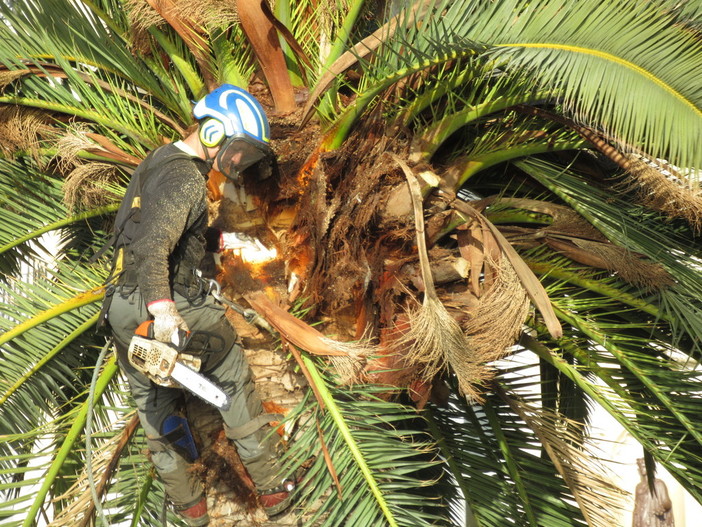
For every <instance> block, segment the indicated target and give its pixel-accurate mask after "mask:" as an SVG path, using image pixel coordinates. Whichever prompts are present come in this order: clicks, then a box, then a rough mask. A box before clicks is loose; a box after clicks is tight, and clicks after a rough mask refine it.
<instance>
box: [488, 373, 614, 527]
mask: <svg viewBox="0 0 702 527" xmlns="http://www.w3.org/2000/svg"><path fill="white" fill-rule="evenodd" d="M496 391H497V393H498V394H499V395H500V397H501V398H502V399H503V400H504V401H505V402H506V403H507V404H508V405H509V407H510V408H511V409H512V410H513V411H514V412H515V413H516V414H517V415H519V417H520V418H521V419H523V420H524V422H525V423H526V424H527V425H528V426H529V428H530V429H531V430H532V431H533V432H534V433H535V434H536V436H537V437H538V438H539V441H540V442H541V444H542V446H543V448H544V450H545V451H546V453H547V454H548V456H549V458H550V459H551V461H552V462H553V464H554V466H555V467H556V469H557V470H558V472H559V474H560V475H561V477H563V480H564V481H565V483H566V485H568V488H569V489H570V490H571V492H572V493H573V496H574V497H575V500H576V501H577V503H578V506H579V507H580V510H581V511H582V513H583V516H584V517H585V519H586V521H587V523H588V525H589V526H591V527H610V526H611V525H616V524H617V521H618V520H617V518H618V516H619V513H620V511H621V510H623V508H624V506H625V500H626V497H627V492H625V491H624V490H622V489H620V488H619V487H617V486H616V485H615V484H614V483H613V482H612V478H611V476H610V474H608V472H607V470H606V469H605V467H604V466H603V465H602V464H601V463H599V460H598V457H597V455H596V453H594V452H591V451H589V449H588V448H587V447H586V446H583V445H582V444H581V442H580V439H579V438H580V435H579V434H578V433H577V432H576V431H575V428H576V427H581V426H582V424H580V423H577V422H574V421H570V420H568V426H563V421H564V419H566V418H565V417H564V416H563V415H561V414H558V413H556V412H553V411H551V410H548V409H545V408H536V407H535V406H533V405H531V404H529V403H527V402H526V401H524V400H522V399H521V398H518V397H515V395H514V394H508V393H507V392H505V391H504V389H503V388H501V387H499V386H497V387H496Z"/></svg>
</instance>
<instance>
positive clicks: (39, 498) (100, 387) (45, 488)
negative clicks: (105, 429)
mask: <svg viewBox="0 0 702 527" xmlns="http://www.w3.org/2000/svg"><path fill="white" fill-rule="evenodd" d="M118 371H119V366H118V365H117V360H116V358H115V357H114V356H113V357H111V358H110V360H109V361H108V362H107V363H105V367H104V368H103V371H102V373H101V374H100V377H99V378H98V381H97V383H96V384H95V399H98V398H100V397H101V396H102V394H103V393H104V392H105V390H107V387H108V386H109V384H110V381H112V378H113V377H114V376H115V375H116V374H117V372H118ZM88 407H89V404H88V401H87V400H86V401H85V402H84V403H83V404H82V405H81V407H80V409H79V410H78V414H77V415H76V417H75V419H74V421H73V424H72V425H71V428H70V430H69V431H68V433H67V434H66V437H65V439H64V440H63V444H62V445H61V448H60V449H59V451H58V452H57V453H56V455H55V457H54V459H53V461H52V463H51V465H50V466H49V469H48V470H47V472H46V474H45V476H44V480H43V483H42V485H41V487H40V488H39V490H37V493H36V495H35V497H34V501H33V503H32V506H31V508H30V509H29V512H28V513H27V517H26V518H25V520H24V522H23V523H22V527H31V526H32V525H33V524H34V523H35V522H36V516H37V514H38V513H39V511H40V510H41V508H42V506H43V505H44V499H45V498H46V495H47V494H48V492H49V490H50V489H51V487H52V486H53V484H54V480H55V479H56V477H57V476H58V474H59V472H60V470H61V467H62V466H63V464H64V462H65V461H66V459H67V458H68V456H69V455H70V454H71V452H72V450H73V448H74V446H75V444H76V442H77V441H78V439H79V437H80V435H81V434H82V433H83V430H84V428H85V422H86V419H87V417H88Z"/></svg>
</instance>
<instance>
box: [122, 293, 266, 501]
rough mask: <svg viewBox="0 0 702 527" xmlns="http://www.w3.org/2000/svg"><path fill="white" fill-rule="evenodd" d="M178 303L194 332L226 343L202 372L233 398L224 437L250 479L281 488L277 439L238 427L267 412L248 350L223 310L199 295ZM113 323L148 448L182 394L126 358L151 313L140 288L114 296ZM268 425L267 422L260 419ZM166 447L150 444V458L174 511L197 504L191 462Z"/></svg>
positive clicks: (205, 359) (197, 490) (199, 486)
mask: <svg viewBox="0 0 702 527" xmlns="http://www.w3.org/2000/svg"><path fill="white" fill-rule="evenodd" d="M174 301H175V303H176V307H177V308H178V311H179V312H180V314H181V316H182V317H183V319H184V320H185V322H186V323H187V324H188V328H189V329H190V331H206V332H210V333H214V334H217V335H219V336H220V337H222V338H223V339H224V351H223V352H221V353H205V354H203V356H202V367H201V369H200V372H201V373H202V374H204V375H205V376H207V377H208V378H209V379H210V380H212V381H213V382H215V383H217V384H218V385H219V386H220V387H221V388H222V389H223V390H224V391H225V392H226V393H227V394H228V395H229V396H230V397H231V401H232V404H231V406H230V407H229V409H228V410H226V411H221V412H220V413H221V414H222V420H223V421H224V428H225V433H226V435H227V436H228V437H229V438H230V439H232V441H233V442H234V444H235V446H236V448H237V451H238V453H239V457H240V458H241V460H242V462H243V463H244V466H246V468H247V470H248V472H249V475H250V476H251V479H252V480H253V481H254V483H255V484H256V486H257V488H258V489H259V490H264V489H267V488H271V487H275V486H276V485H278V484H279V481H278V479H279V478H278V471H277V463H276V460H277V453H276V452H275V450H276V448H275V447H276V443H277V441H276V439H275V438H274V437H273V436H272V435H271V434H269V433H268V432H269V431H270V427H267V426H264V427H263V428H258V426H257V425H256V424H254V427H255V428H257V429H256V430H255V431H252V430H251V428H250V427H248V428H249V429H248V430H246V429H244V430H246V431H245V432H244V434H246V435H244V436H243V437H242V434H241V433H239V432H237V431H236V429H237V428H239V431H241V430H242V429H241V428H240V427H242V426H244V425H247V424H252V422H254V423H255V420H256V418H261V415H262V414H263V408H262V404H261V400H260V398H259V396H258V394H257V393H256V390H255V387H254V384H253V381H252V379H251V369H250V367H249V365H248V363H247V361H246V357H245V355H244V352H243V350H242V348H241V346H239V344H238V343H237V335H236V332H235V331H234V329H233V328H232V326H231V324H230V323H229V321H228V320H227V319H226V317H225V315H224V313H225V308H224V307H222V306H221V305H219V304H217V303H216V302H215V301H214V299H213V298H211V297H210V296H200V297H198V298H197V299H196V300H195V301H190V300H188V299H186V298H185V297H183V296H181V295H178V294H175V295H174ZM108 316H109V322H110V326H111V328H112V333H113V336H114V340H115V346H116V348H117V358H118V362H119V365H120V368H121V369H122V371H123V372H124V374H125V375H126V377H127V380H128V382H129V386H130V389H131V392H132V396H133V397H134V400H135V402H136V405H137V410H138V413H139V418H140V420H141V425H142V426H143V428H144V431H145V433H146V437H147V441H149V442H150V446H152V445H156V444H161V443H157V442H158V440H159V439H160V438H161V436H162V435H163V432H164V431H163V429H162V426H163V422H164V420H165V419H166V418H167V417H169V416H171V415H175V414H176V412H177V409H178V408H179V406H180V405H181V401H182V396H183V394H182V390H180V389H178V388H166V387H163V386H159V385H157V384H155V383H153V382H151V381H150V380H149V379H148V378H147V377H146V375H144V374H143V373H141V372H139V371H138V370H136V369H135V368H134V367H133V366H132V365H131V364H130V363H129V360H128V359H127V350H128V348H129V342H130V340H131V338H132V337H133V336H134V331H135V330H136V328H137V326H138V325H139V324H141V323H142V322H144V321H145V320H148V319H149V318H150V317H149V313H148V311H147V309H146V305H145V303H144V300H143V298H142V296H141V293H140V292H139V290H138V289H133V290H132V291H128V292H122V293H120V291H119V288H118V289H117V291H116V292H115V293H114V297H113V299H112V303H111V305H110V308H109V315H108ZM261 420H262V421H265V418H263V419H261ZM163 446H165V448H155V447H153V446H152V448H151V451H152V460H153V463H154V466H155V467H156V469H157V471H158V473H159V476H160V477H161V479H162V480H163V482H164V485H165V487H166V492H167V493H168V495H169V498H170V499H171V501H172V502H173V504H174V505H175V506H176V507H188V506H190V505H191V504H194V503H197V502H198V501H199V500H200V498H201V497H202V495H203V488H202V484H201V483H200V482H199V481H198V480H197V479H195V478H194V477H193V476H192V475H191V474H190V472H189V471H188V470H187V467H188V461H187V460H186V459H185V458H184V457H183V456H182V455H181V454H180V453H179V452H178V450H176V449H175V448H173V447H172V446H169V445H168V444H167V442H166V443H165V444H164V445H163Z"/></svg>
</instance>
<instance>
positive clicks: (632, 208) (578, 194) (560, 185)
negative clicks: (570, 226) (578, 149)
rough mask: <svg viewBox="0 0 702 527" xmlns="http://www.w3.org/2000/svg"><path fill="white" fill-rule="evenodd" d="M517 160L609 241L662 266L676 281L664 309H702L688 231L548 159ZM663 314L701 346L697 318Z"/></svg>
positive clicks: (696, 257)
mask: <svg viewBox="0 0 702 527" xmlns="http://www.w3.org/2000/svg"><path fill="white" fill-rule="evenodd" d="M515 164H516V165H517V166H518V167H520V168H521V169H523V170H524V171H525V172H527V173H528V174H530V175H531V176H532V177H534V178H535V179H536V180H538V181H539V182H541V183H542V184H543V185H544V186H546V187H547V188H549V189H550V190H551V191H553V192H554V193H555V194H556V195H557V196H559V197H560V198H561V199H563V200H564V201H565V202H567V203H568V204H569V205H570V206H571V207H573V208H574V209H575V210H577V211H578V212H579V213H580V214H582V215H583V216H584V217H585V218H586V219H587V220H588V221H589V222H590V223H591V224H592V225H593V226H594V227H596V228H597V229H598V230H600V231H601V232H602V233H603V234H604V235H605V236H607V237H608V238H609V239H610V240H611V241H613V242H614V243H617V244H619V245H621V246H623V247H625V248H626V249H629V250H632V251H636V252H639V253H642V254H645V255H647V256H649V257H650V258H651V259H652V260H654V261H657V262H659V263H660V264H662V265H663V266H664V267H665V268H666V270H667V271H668V272H669V273H670V274H671V275H672V276H673V277H674V278H675V280H676V282H677V283H676V285H674V286H673V287H670V288H667V289H664V290H662V291H660V292H659V293H657V294H658V295H660V296H661V300H659V302H661V307H664V308H666V310H667V309H668V308H672V309H677V310H678V312H680V311H679V310H680V309H682V310H683V311H684V312H687V313H690V314H698V313H700V312H701V310H702V305H700V301H699V298H701V296H700V295H702V278H700V275H699V264H698V262H699V261H700V257H701V256H702V255H700V251H699V248H698V247H697V246H696V245H695V243H694V242H693V241H692V240H691V239H690V238H689V237H688V236H686V235H685V234H684V232H685V231H683V233H682V234H680V233H678V232H677V229H676V226H675V224H671V223H667V222H662V221H661V218H660V217H659V216H658V215H656V214H652V213H647V212H645V211H644V210H643V209H641V208H640V207H638V206H636V205H633V204H631V203H628V202H625V201H623V200H616V199H613V197H612V194H611V193H608V192H607V191H606V189H598V188H597V187H595V186H593V185H588V184H587V182H586V181H585V180H583V179H582V178H581V177H578V176H577V175H576V174H574V173H572V172H570V171H567V170H564V169H562V168H559V167H557V166H555V165H553V164H551V163H548V162H546V161H544V160H534V159H532V160H523V161H518V162H516V163H515ZM665 316H666V317H667V318H669V319H670V320H673V319H674V320H676V321H677V325H678V328H679V329H680V331H682V332H685V333H687V334H689V335H690V336H691V337H692V341H693V344H692V348H691V351H692V350H699V342H700V336H702V325H701V324H700V320H701V319H700V318H699V316H693V317H691V318H685V319H680V318H678V317H676V316H675V313H667V312H666V314H665ZM676 340H677V339H676V338H675V337H674V342H675V341H676Z"/></svg>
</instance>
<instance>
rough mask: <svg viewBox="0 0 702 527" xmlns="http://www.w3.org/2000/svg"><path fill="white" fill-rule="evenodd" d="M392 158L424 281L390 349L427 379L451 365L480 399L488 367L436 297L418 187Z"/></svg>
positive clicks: (471, 393) (405, 168)
mask: <svg viewBox="0 0 702 527" xmlns="http://www.w3.org/2000/svg"><path fill="white" fill-rule="evenodd" d="M392 157H393V159H394V160H395V162H396V163H397V164H398V165H399V166H400V168H401V169H402V171H403V172H404V174H405V177H406V178H407V183H408V185H409V187H410V194H411V197H412V205H413V210H414V220H415V229H416V235H417V251H418V253H419V263H420V269H421V274H422V279H423V281H424V299H423V301H422V304H421V306H420V307H419V308H418V309H415V310H409V311H408V312H407V318H408V326H409V329H408V330H407V331H405V332H403V333H402V334H401V336H400V337H399V338H398V339H397V341H395V342H394V343H393V344H392V345H393V348H394V349H395V350H396V351H397V353H400V354H401V355H402V357H403V359H404V360H405V361H407V363H409V364H417V365H421V366H422V368H423V378H424V379H425V380H427V381H429V380H432V379H433V378H434V377H436V375H437V374H439V373H441V372H442V371H444V370H446V369H447V368H448V366H449V365H450V366H451V368H453V370H454V372H455V373H456V376H457V378H458V383H459V389H460V390H461V392H462V393H463V394H464V395H466V396H467V397H469V398H471V399H474V400H479V399H480V393H479V391H478V390H477V389H476V386H477V385H480V384H481V383H482V382H483V380H484V379H486V378H487V377H488V375H489V374H488V371H487V368H486V367H485V365H484V364H483V363H482V362H481V360H480V358H479V357H476V356H475V355H474V354H473V350H472V345H471V343H470V341H469V340H468V338H467V337H466V335H465V334H464V333H463V330H462V329H461V327H460V326H459V325H458V322H456V320H455V319H454V318H453V317H452V316H451V314H450V313H449V312H448V310H447V309H446V307H445V306H444V305H443V304H442V303H441V300H439V297H438V296H437V293H436V289H435V288H434V281H433V278H432V274H431V267H430V265H429V256H428V253H427V247H426V240H425V232H424V211H423V209H422V198H421V189H420V187H419V183H418V181H417V179H416V177H415V175H414V173H413V172H412V170H411V169H410V168H409V167H408V166H407V164H406V163H405V162H404V161H402V160H401V159H400V158H399V157H397V156H394V155H393V156H392Z"/></svg>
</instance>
